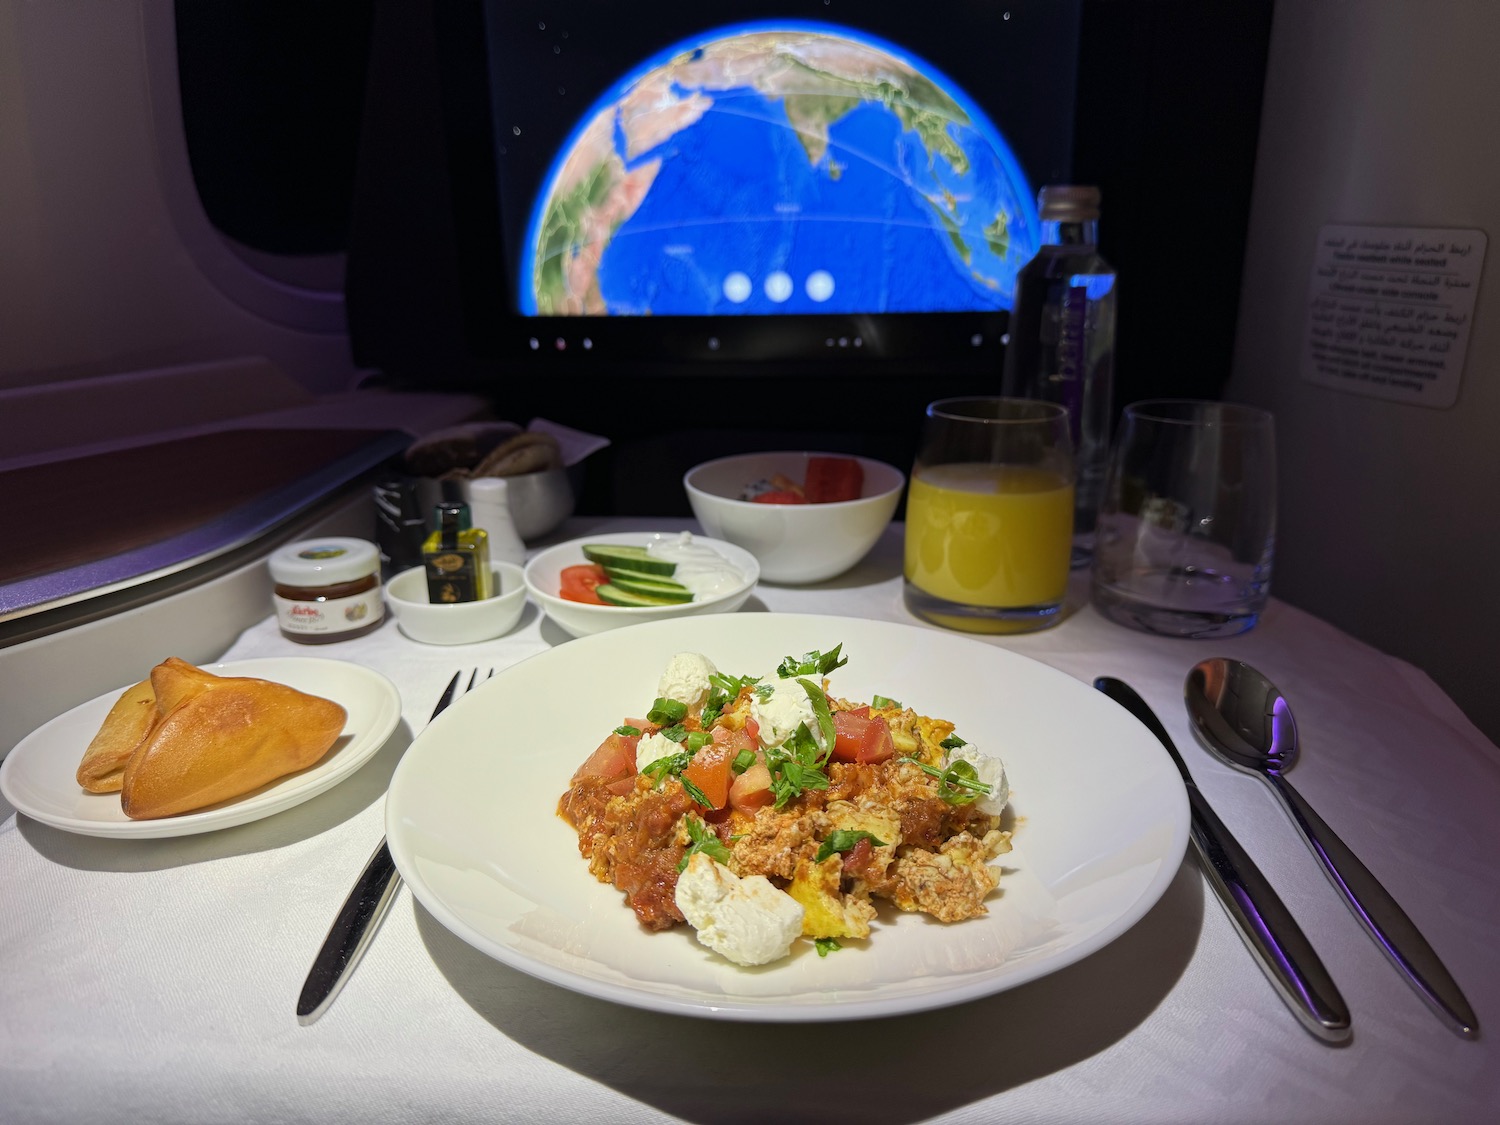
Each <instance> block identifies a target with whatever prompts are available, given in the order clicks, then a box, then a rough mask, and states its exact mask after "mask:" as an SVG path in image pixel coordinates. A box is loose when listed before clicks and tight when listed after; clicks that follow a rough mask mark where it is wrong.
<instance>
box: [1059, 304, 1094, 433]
mask: <svg viewBox="0 0 1500 1125" xmlns="http://www.w3.org/2000/svg"><path fill="white" fill-rule="evenodd" d="M1088 312H1089V291H1088V289H1086V288H1085V287H1084V286H1082V285H1069V286H1066V287H1065V288H1064V289H1063V291H1062V303H1061V307H1060V308H1059V310H1058V324H1057V374H1058V383H1059V386H1058V389H1059V391H1060V392H1061V400H1060V401H1061V402H1062V405H1064V406H1066V407H1067V408H1068V421H1069V424H1070V428H1071V429H1072V431H1073V435H1072V436H1073V447H1074V448H1075V449H1076V448H1078V441H1079V437H1080V436H1081V435H1080V433H1079V427H1080V423H1081V421H1082V419H1083V375H1084V362H1085V358H1086V354H1087V351H1088V331H1087V329H1088Z"/></svg>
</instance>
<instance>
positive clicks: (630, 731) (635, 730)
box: [615, 723, 641, 738]
mask: <svg viewBox="0 0 1500 1125" xmlns="http://www.w3.org/2000/svg"><path fill="white" fill-rule="evenodd" d="M615 733H616V734H623V735H624V736H625V737H626V738H639V737H640V733H641V728H640V727H633V726H631V725H630V724H629V723H626V724H624V725H623V726H618V727H615Z"/></svg>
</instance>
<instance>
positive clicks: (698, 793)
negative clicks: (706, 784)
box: [677, 777, 714, 809]
mask: <svg viewBox="0 0 1500 1125" xmlns="http://www.w3.org/2000/svg"><path fill="white" fill-rule="evenodd" d="M677 780H678V781H680V782H682V788H683V789H684V790H685V791H686V792H687V795H688V796H689V797H691V798H692V799H693V800H695V801H697V802H698V804H700V805H702V806H703V807H704V808H705V809H711V808H713V807H714V803H713V802H712V801H710V800H709V799H708V795H707V794H706V793H704V792H703V790H701V789H699V788H698V787H697V786H696V785H694V784H693V783H692V782H691V781H689V780H688V779H687V778H685V777H679V778H678V779H677Z"/></svg>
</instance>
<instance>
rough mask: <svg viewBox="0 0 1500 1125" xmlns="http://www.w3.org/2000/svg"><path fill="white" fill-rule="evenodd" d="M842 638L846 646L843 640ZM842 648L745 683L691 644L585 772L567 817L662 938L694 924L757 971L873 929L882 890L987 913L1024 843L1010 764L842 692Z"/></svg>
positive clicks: (942, 914) (944, 725) (935, 908)
mask: <svg viewBox="0 0 1500 1125" xmlns="http://www.w3.org/2000/svg"><path fill="white" fill-rule="evenodd" d="M840 647H841V646H840ZM844 663H846V661H845V659H844V658H843V657H841V656H840V648H837V647H836V648H834V649H833V650H832V651H830V652H828V653H823V652H810V653H807V654H805V655H804V656H802V657H787V659H786V660H784V661H783V662H782V663H781V665H780V666H779V667H778V668H777V669H776V671H775V672H774V673H772V674H770V675H766V676H737V677H736V676H729V675H725V674H724V673H721V672H720V671H719V670H718V669H717V668H715V667H714V665H713V664H712V663H711V662H710V661H709V660H708V659H707V658H706V657H704V656H702V655H700V654H697V653H682V654H679V655H678V656H676V657H674V658H673V659H672V661H671V663H670V664H669V665H668V667H667V669H666V670H665V671H664V673H663V674H662V677H661V681H660V684H659V685H658V694H657V698H656V699H655V701H654V702H653V703H652V705H651V708H650V709H649V711H648V712H647V713H646V714H645V715H644V716H641V717H635V718H626V719H625V720H624V722H623V723H621V725H620V726H619V727H617V728H616V729H615V730H614V731H613V732H611V733H610V734H609V736H608V737H607V738H606V739H605V740H604V742H603V743H602V744H601V745H600V746H599V748H598V749H597V750H595V751H594V753H593V754H592V755H590V756H589V758H588V760H587V761H585V762H584V763H583V765H582V766H580V767H579V769H578V770H577V772H576V773H575V774H574V776H573V779H572V782H571V784H570V785H569V787H568V790H567V792H566V793H564V794H563V796H562V799H561V801H560V802H559V808H558V811H559V813H560V814H561V815H562V816H563V817H564V818H565V819H566V820H567V821H568V823H569V824H571V825H572V826H573V827H574V828H575V829H576V830H577V832H578V847H579V851H580V852H581V853H582V855H583V857H584V858H585V859H586V860H587V861H588V865H589V870H590V871H592V872H593V874H594V875H595V876H596V877H597V878H598V879H599V880H600V881H601V882H605V883H611V884H613V885H614V886H615V887H617V888H619V889H620V890H621V891H622V892H624V895H625V900H626V902H627V903H628V904H629V905H630V907H631V908H632V909H633V910H634V911H635V913H636V916H637V917H638V918H639V919H640V921H641V923H642V924H643V925H645V926H647V927H648V928H650V929H653V930H661V929H668V928H671V927H672V926H675V925H677V924H678V923H681V922H688V923H689V924H691V925H692V926H693V927H694V929H695V930H696V931H697V935H698V939H699V940H700V941H701V942H702V943H703V944H705V945H707V946H708V947H709V948H711V949H713V950H714V951H715V952H717V953H719V954H721V955H723V956H725V957H727V958H728V959H729V960H731V961H734V962H735V963H737V964H742V965H755V964H764V963H766V962H769V961H774V960H777V959H778V958H780V957H783V956H785V955H786V954H787V953H788V952H789V951H790V949H791V947H792V945H793V944H794V943H795V942H796V941H797V940H798V939H800V938H802V937H806V938H810V939H812V940H813V941H814V942H815V943H816V945H817V949H818V952H819V953H820V954H826V953H828V952H830V951H832V950H834V949H838V948H839V947H840V944H841V943H843V942H846V941H850V940H861V939H864V938H868V937H869V936H870V929H871V923H872V922H874V921H875V918H876V907H875V900H876V899H883V900H885V901H887V902H889V903H891V904H893V905H894V906H895V907H897V908H898V909H900V910H906V911H920V912H922V913H925V914H929V915H931V916H932V917H934V918H936V919H937V920H939V921H941V922H959V921H962V920H964V919H966V918H973V917H975V916H977V915H980V914H984V913H985V912H986V910H985V905H984V900H985V898H986V897H987V896H988V895H989V894H990V892H991V891H993V890H994V889H995V886H996V883H997V881H998V878H999V875H998V872H997V871H996V869H994V868H992V867H990V866H989V862H988V861H990V860H991V859H993V858H994V857H995V856H997V855H1000V854H1001V853H1004V852H1007V851H1009V850H1010V833H1009V832H1005V831H1001V829H1000V823H1001V813H1002V811H1003V810H1004V808H1005V805H1006V802H1007V800H1008V799H1009V787H1008V784H1007V780H1006V777H1005V770H1004V767H1003V765H1002V764H1001V763H1000V761H999V759H998V758H995V757H993V756H990V755H987V754H983V753H980V752H979V751H978V749H977V748H976V747H974V746H972V745H970V744H969V743H967V742H965V741H964V739H962V738H961V737H959V736H958V734H957V732H956V731H955V730H954V726H953V724H952V723H950V722H948V721H946V720H943V719H934V718H928V717H926V716H923V715H920V714H918V713H917V712H916V711H914V710H912V709H911V708H908V707H904V706H902V704H900V703H899V702H896V701H895V700H891V699H886V698H884V697H882V696H876V697H874V698H873V699H872V700H870V701H869V702H868V703H864V702H853V701H849V700H845V699H841V698H838V697H837V696H835V695H833V694H831V693H830V689H829V679H828V676H829V674H830V673H832V672H833V671H834V670H835V669H837V668H839V667H841V666H842V665H843V664H844Z"/></svg>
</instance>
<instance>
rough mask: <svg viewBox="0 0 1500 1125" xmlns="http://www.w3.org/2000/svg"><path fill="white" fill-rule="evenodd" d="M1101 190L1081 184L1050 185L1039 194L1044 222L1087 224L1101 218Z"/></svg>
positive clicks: (1037, 199) (1038, 204) (1038, 203)
mask: <svg viewBox="0 0 1500 1125" xmlns="http://www.w3.org/2000/svg"><path fill="white" fill-rule="evenodd" d="M1099 198H1100V197H1099V189H1098V188H1096V187H1086V186H1083V185H1080V184H1050V185H1048V186H1047V187H1044V188H1043V189H1042V190H1041V191H1039V192H1037V197H1036V205H1037V210H1038V211H1040V212H1041V218H1042V221H1043V222H1047V221H1049V220H1050V221H1053V222H1061V223H1068V222H1072V223H1086V222H1088V221H1089V220H1090V219H1098V218H1099Z"/></svg>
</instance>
